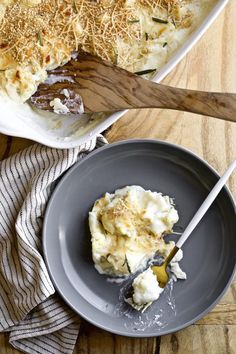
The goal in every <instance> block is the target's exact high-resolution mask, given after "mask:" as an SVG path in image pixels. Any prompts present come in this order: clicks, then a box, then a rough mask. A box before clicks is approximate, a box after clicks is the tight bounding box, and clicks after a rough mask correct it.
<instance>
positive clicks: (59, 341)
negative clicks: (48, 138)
mask: <svg viewBox="0 0 236 354" xmlns="http://www.w3.org/2000/svg"><path fill="white" fill-rule="evenodd" d="M105 143H106V140H105V139H104V138H103V137H102V136H99V137H97V138H96V139H93V140H92V141H90V142H88V143H86V144H84V145H82V146H80V147H78V148H74V149H69V150H57V149H52V148H49V147H45V146H42V145H40V144H35V145H32V146H30V147H29V148H27V149H25V150H23V151H21V152H19V153H17V154H16V155H14V156H12V157H9V158H8V159H6V160H4V161H2V162H1V163H0V331H8V332H9V341H10V343H11V344H12V345H13V346H14V347H15V348H17V349H19V350H22V351H23V352H25V353H30V354H34V353H35V354H46V353H47V354H48V353H50V354H59V353H65V354H70V353H72V352H73V349H74V345H75V342H76V339H77V336H78V333H79V325H80V319H79V316H78V315H76V314H75V313H74V312H73V311H72V310H71V309H70V308H69V307H68V306H67V305H66V304H65V303H64V302H63V301H62V299H61V298H60V297H59V296H58V295H57V294H56V292H55V289H54V286H53V284H52V282H51V280H50V277H49V274H48V271H47V268H46V266H45V263H44V260H43V256H42V238H41V236H42V223H43V215H44V212H45V208H46V205H47V201H48V199H49V198H50V195H51V193H52V191H53V188H54V187H55V183H56V181H57V180H58V178H59V177H60V176H61V175H62V174H63V173H64V172H65V171H66V170H68V168H70V167H71V166H72V165H73V164H74V163H75V162H76V161H78V160H79V159H81V158H83V157H84V156H85V155H86V154H87V153H88V152H89V151H91V150H93V149H94V148H96V147H100V146H102V145H104V144H105ZM0 352H1V350H0Z"/></svg>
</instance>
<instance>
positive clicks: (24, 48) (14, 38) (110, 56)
mask: <svg viewBox="0 0 236 354" xmlns="http://www.w3.org/2000/svg"><path fill="white" fill-rule="evenodd" d="M214 1H215V0H210V1H206V0H156V1H154V0H50V1H49V0H0V88H2V90H4V91H5V92H6V93H7V94H8V95H9V96H10V97H11V98H12V99H14V100H17V101H20V102H25V101H26V100H27V99H28V98H29V97H30V96H31V95H32V94H33V93H34V92H35V91H36V89H37V86H38V85H39V83H41V82H43V81H44V80H45V79H46V77H47V72H46V70H47V69H52V68H55V67H57V66H60V65H62V64H64V63H65V62H67V61H68V60H69V59H70V58H71V55H72V53H73V52H74V51H77V50H83V51H86V52H89V53H91V54H96V55H98V56H100V57H102V58H103V59H106V60H110V61H112V62H113V63H115V64H117V65H119V66H121V67H123V68H125V69H127V70H130V71H133V72H136V71H140V70H143V69H157V70H158V69H159V68H160V67H161V66H162V65H163V64H164V63H165V62H166V61H167V59H168V57H169V56H170V54H171V53H172V52H173V51H175V50H176V48H177V47H178V46H179V45H180V43H182V42H183V40H184V39H185V38H186V36H187V34H188V33H189V32H190V30H192V29H193V28H194V26H195V25H196V24H197V19H199V18H202V16H203V14H204V13H206V8H208V7H209V6H210V4H212V3H213V2H214Z"/></svg>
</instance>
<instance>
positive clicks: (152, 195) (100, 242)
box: [89, 186, 179, 276]
mask: <svg viewBox="0 0 236 354" xmlns="http://www.w3.org/2000/svg"><path fill="white" fill-rule="evenodd" d="M178 219H179V217H178V213H177V211H176V209H175V208H174V205H173V201H172V200H171V198H169V197H168V196H163V195H162V194H161V193H157V192H151V191H146V190H144V189H143V188H142V187H140V186H128V187H124V188H122V189H118V190H116V191H115V193H114V194H109V193H106V194H105V196H104V197H102V198H100V199H98V200H97V201H96V202H95V204H94V206H93V208H92V211H91V212H90V213H89V227H90V232H91V235H92V238H91V240H92V255H93V261H94V263H95V267H96V269H97V270H98V271H99V272H100V273H105V274H111V275H115V276H122V275H129V274H131V273H134V272H136V271H137V270H139V269H141V268H142V267H143V266H145V265H146V262H147V261H148V260H149V259H150V258H152V257H153V256H154V254H155V253H156V252H157V251H159V253H161V254H166V252H169V250H170V247H171V246H172V245H170V244H166V243H165V241H164V239H163V235H165V234H166V233H169V232H171V230H172V228H173V226H174V224H175V223H176V222H177V221H178Z"/></svg>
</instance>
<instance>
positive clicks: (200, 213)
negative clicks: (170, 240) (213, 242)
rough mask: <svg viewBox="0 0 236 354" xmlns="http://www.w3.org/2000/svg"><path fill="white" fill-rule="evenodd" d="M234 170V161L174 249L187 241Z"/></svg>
mask: <svg viewBox="0 0 236 354" xmlns="http://www.w3.org/2000/svg"><path fill="white" fill-rule="evenodd" d="M235 168H236V159H235V160H234V161H233V162H232V163H231V165H230V166H229V168H228V169H227V170H226V171H225V173H224V174H223V176H222V177H221V178H220V179H219V181H218V182H217V183H216V185H215V186H214V188H213V189H212V191H211V192H210V193H209V194H208V196H207V198H206V199H205V201H204V202H203V203H202V205H201V206H200V208H199V209H198V211H197V212H196V214H195V215H194V217H193V218H192V220H191V221H190V223H189V224H188V226H187V227H186V229H185V231H184V233H183V234H182V236H181V237H180V239H179V240H178V242H177V243H176V247H178V248H181V247H182V246H183V244H184V243H185V241H186V240H187V239H188V237H189V236H190V234H191V233H192V231H193V230H194V229H195V227H196V226H197V225H198V223H199V222H200V221H201V219H202V217H203V216H204V215H205V213H206V212H207V210H208V209H209V207H210V206H211V204H212V203H213V202H214V200H215V199H216V197H217V196H218V194H219V193H220V191H221V189H222V188H223V187H224V185H225V184H226V182H227V180H228V178H229V177H230V175H231V174H232V172H233V171H234V169H235Z"/></svg>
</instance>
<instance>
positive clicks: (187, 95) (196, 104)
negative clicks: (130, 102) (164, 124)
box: [139, 80, 236, 122]
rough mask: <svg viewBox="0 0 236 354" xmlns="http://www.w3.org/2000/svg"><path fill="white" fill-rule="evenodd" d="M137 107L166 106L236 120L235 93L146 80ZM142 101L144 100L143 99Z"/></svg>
mask: <svg viewBox="0 0 236 354" xmlns="http://www.w3.org/2000/svg"><path fill="white" fill-rule="evenodd" d="M142 84H143V85H144V86H145V89H144V92H145V96H146V97H145V101H146V102H140V105H139V108H141V107H142V108H143V107H144V106H146V107H150V108H156V107H157V108H168V109H174V110H179V111H186V112H191V113H197V114H202V115H205V116H211V117H216V118H221V119H224V120H229V121H232V122H236V94H234V93H217V92H203V91H194V90H187V89H180V88H175V87H170V86H164V85H157V84H155V83H153V82H149V81H147V82H146V83H145V84H144V82H143V80H142ZM143 101H144V100H143Z"/></svg>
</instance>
